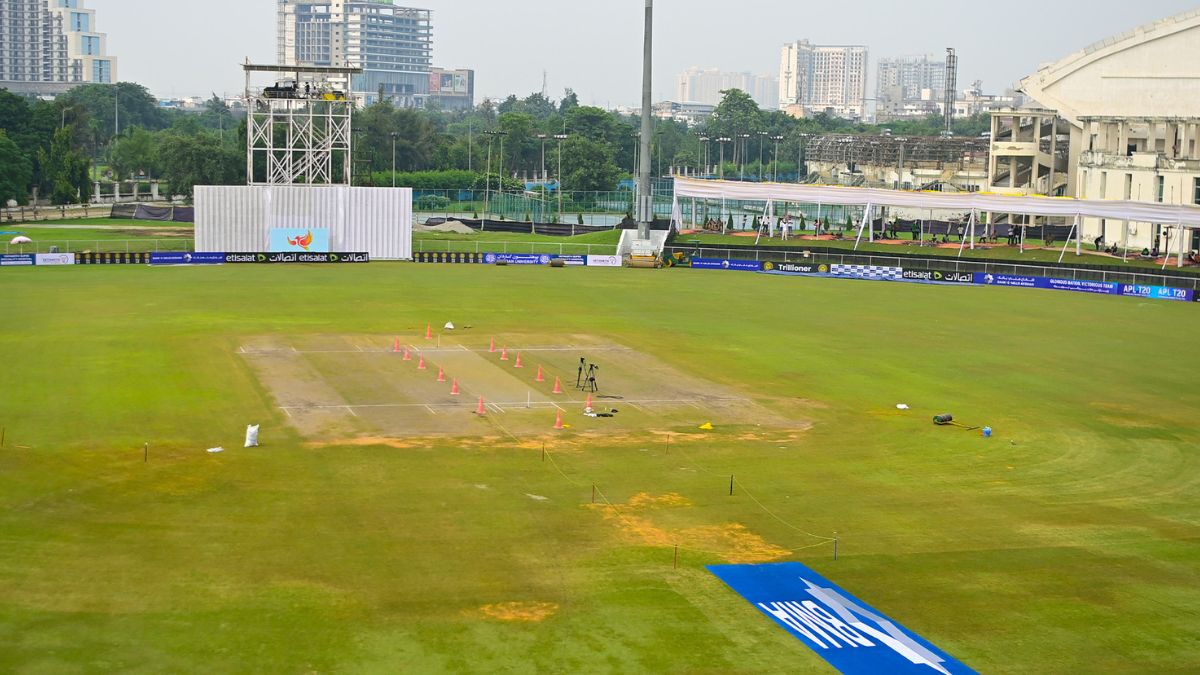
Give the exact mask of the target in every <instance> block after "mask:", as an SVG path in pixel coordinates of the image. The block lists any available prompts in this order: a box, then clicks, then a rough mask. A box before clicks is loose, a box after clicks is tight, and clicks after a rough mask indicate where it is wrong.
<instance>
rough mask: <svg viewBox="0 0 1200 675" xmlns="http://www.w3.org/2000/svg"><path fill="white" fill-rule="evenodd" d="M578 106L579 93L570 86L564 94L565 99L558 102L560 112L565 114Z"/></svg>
mask: <svg viewBox="0 0 1200 675" xmlns="http://www.w3.org/2000/svg"><path fill="white" fill-rule="evenodd" d="M578 107H579V94H576V93H575V90H574V89H570V88H568V89H567V90H566V92H565V93H564V95H563V99H562V100H561V101H559V103H558V114H559V115H565V114H567V113H568V112H569V111H571V110H572V109H574V108H578Z"/></svg>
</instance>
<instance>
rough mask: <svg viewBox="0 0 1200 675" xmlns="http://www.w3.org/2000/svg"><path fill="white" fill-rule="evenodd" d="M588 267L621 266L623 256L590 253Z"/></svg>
mask: <svg viewBox="0 0 1200 675" xmlns="http://www.w3.org/2000/svg"><path fill="white" fill-rule="evenodd" d="M587 266H588V267H620V266H621V256H619V255H589V256H588V257H587Z"/></svg>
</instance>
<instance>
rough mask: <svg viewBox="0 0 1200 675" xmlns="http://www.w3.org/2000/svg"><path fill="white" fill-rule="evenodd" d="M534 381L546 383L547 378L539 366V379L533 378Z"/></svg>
mask: <svg viewBox="0 0 1200 675" xmlns="http://www.w3.org/2000/svg"><path fill="white" fill-rule="evenodd" d="M533 381H534V382H545V381H546V376H545V375H543V374H542V367H541V366H538V374H537V377H535V378H533Z"/></svg>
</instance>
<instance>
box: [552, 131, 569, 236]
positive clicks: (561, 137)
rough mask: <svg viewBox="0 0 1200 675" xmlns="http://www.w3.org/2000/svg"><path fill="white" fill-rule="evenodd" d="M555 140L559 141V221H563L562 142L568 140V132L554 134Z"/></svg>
mask: <svg viewBox="0 0 1200 675" xmlns="http://www.w3.org/2000/svg"><path fill="white" fill-rule="evenodd" d="M554 140H556V141H558V176H556V178H557V179H558V222H560V223H561V222H562V202H563V176H562V144H563V141H565V140H567V135H566V134H554Z"/></svg>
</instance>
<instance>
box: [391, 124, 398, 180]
mask: <svg viewBox="0 0 1200 675" xmlns="http://www.w3.org/2000/svg"><path fill="white" fill-rule="evenodd" d="M389 135H390V136H391V137H392V187H396V137H397V136H399V135H400V134H398V133H396V132H395V131H393V132H392V133H391V134H389Z"/></svg>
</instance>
